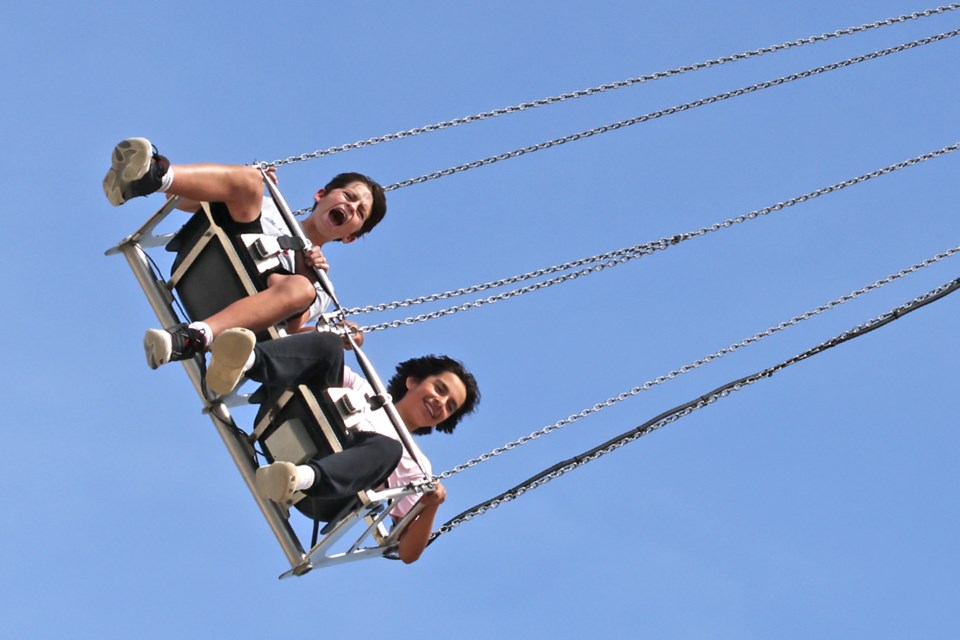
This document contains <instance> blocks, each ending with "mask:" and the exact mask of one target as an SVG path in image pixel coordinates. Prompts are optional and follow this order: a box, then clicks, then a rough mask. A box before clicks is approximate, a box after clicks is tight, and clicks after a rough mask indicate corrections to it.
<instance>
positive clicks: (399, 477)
mask: <svg viewBox="0 0 960 640" xmlns="http://www.w3.org/2000/svg"><path fill="white" fill-rule="evenodd" d="M343 386H344V387H346V388H348V389H352V390H354V391H358V392H360V393H363V394H368V395H373V394H374V390H373V387H371V386H370V384H369V383H368V382H367V381H366V380H364V379H363V378H362V377H360V376H359V375H357V374H356V373H354V372H353V371H352V370H351V369H350V367H344V368H343ZM380 411H382V409H380ZM357 429H359V430H360V431H373V432H374V433H379V434H381V435H384V436H387V437H388V438H392V439H394V440H396V441H398V442H399V441H400V437H399V436H398V435H397V431H396V429H394V428H393V425H392V424H391V423H390V421H389V420H367V419H364V420H361V421H360V423H359V424H358V425H357ZM401 444H402V443H401ZM413 447H414V449H416V453H417V455H418V456H419V457H420V459H421V460H422V461H423V464H424V467H426V468H425V469H424V470H423V471H426V473H427V474H431V473H433V470H432V468H431V466H430V461H429V460H428V459H427V457H426V456H425V455H423V452H421V451H420V447H418V446H417V445H416V443H413ZM423 471H421V470H420V466H419V465H417V462H416V460H415V459H414V457H413V456H411V455H410V452H409V451H407V448H406V447H404V448H403V456H401V457H400V462H399V463H398V464H397V468H396V469H394V470H393V473H391V474H390V477H389V478H387V486H388V487H391V488H393V487H402V486H404V485H406V484H410V483H411V482H413V481H415V480H423V479H424V478H425V476H424V473H423ZM419 500H420V496H419V495H417V494H413V495H409V496H403V497H402V498H400V500H398V501H397V502H396V503H395V506H394V508H393V510H392V511H391V512H390V515H392V516H394V517H396V518H402V517H403V516H404V515H406V513H407V512H408V511H410V509H412V508H413V505H415V504H417V501H419Z"/></svg>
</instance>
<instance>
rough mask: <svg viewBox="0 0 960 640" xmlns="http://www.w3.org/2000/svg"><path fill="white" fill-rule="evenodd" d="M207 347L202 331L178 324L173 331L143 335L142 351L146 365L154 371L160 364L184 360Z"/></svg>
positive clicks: (152, 330) (156, 331) (152, 331)
mask: <svg viewBox="0 0 960 640" xmlns="http://www.w3.org/2000/svg"><path fill="white" fill-rule="evenodd" d="M206 347H207V339H206V337H205V336H204V335H203V332H202V331H199V330H197V329H192V328H190V327H188V326H187V325H185V324H180V325H177V326H176V327H174V328H173V329H170V330H166V329H150V330H148V331H147V332H146V333H145V334H144V335H143V351H144V353H145V354H146V356H147V364H148V365H150V368H151V369H156V368H157V367H159V366H160V365H162V364H167V363H168V362H176V361H178V360H186V359H187V358H192V357H193V356H195V355H197V354H198V353H203V350H204V349H206Z"/></svg>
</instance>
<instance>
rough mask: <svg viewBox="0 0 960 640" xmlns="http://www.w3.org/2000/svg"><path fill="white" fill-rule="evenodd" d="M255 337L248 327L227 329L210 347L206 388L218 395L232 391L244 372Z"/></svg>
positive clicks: (255, 340) (254, 343)
mask: <svg viewBox="0 0 960 640" xmlns="http://www.w3.org/2000/svg"><path fill="white" fill-rule="evenodd" d="M256 344H257V337H256V336H255V335H254V334H253V332H252V331H250V330H249V329H227V330H226V331H224V332H223V333H221V334H220V335H219V336H217V339H216V340H214V341H213V345H211V347H210V366H208V367H207V388H208V389H210V391H213V392H214V393H215V394H217V395H218V396H225V395H227V394H228V393H230V392H231V391H233V390H234V389H235V388H236V386H237V384H238V383H239V382H240V378H242V377H243V374H244V366H245V365H246V364H247V360H249V359H250V354H251V353H253V348H254V347H255V346H256Z"/></svg>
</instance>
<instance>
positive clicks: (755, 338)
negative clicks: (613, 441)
mask: <svg viewBox="0 0 960 640" xmlns="http://www.w3.org/2000/svg"><path fill="white" fill-rule="evenodd" d="M957 253H960V246H957V247H954V248H952V249H949V250H947V251H944V252H942V253H938V254H937V255H935V256H933V257H930V258H927V259H926V260H923V261H921V262H918V263H916V264H914V265H912V266H910V267H907V268H905V269H901V270H900V271H898V272H896V273H894V274H892V275H889V276H887V277H886V278H882V279H880V280H877V281H876V282H873V283H871V284H868V285H866V286H864V287H862V288H860V289H857V290H856V291H853V292H851V293H848V294H846V295H843V296H840V297H839V298H836V299H835V300H831V301H830V302H827V303H825V304H822V305H820V306H818V307H815V308H813V309H811V310H810V311H807V312H805V313H802V314H800V315H797V316H794V317H793V318H790V319H789V320H785V321H783V322H781V323H780V324H777V325H775V326H773V327H770V328H769V329H765V330H764V331H761V332H759V333H756V334H754V335H752V336H750V337H749V338H746V339H744V340H741V341H740V342H737V343H734V344H732V345H730V346H728V347H725V348H723V349H720V350H719V351H716V352H714V353H711V354H710V355H707V356H704V357H702V358H700V359H698V360H694V361H693V362H691V363H689V364H685V365H683V366H682V367H679V368H677V369H674V370H673V371H670V372H669V373H666V374H664V375H661V376H658V377H656V378H654V379H653V380H649V381H647V382H644V383H643V384H641V385H638V386H636V387H633V388H632V389H630V390H628V391H624V392H623V393H620V394H618V395H616V396H613V397H611V398H607V399H606V400H604V401H603V402H599V403H597V404H595V405H593V406H592V407H588V408H587V409H584V410H583V411H581V412H580V413H575V414H573V415H571V416H568V417H566V418H564V419H563V420H559V421H557V422H555V423H553V424H551V425H549V426H546V427H544V428H543V429H540V430H538V431H534V432H533V433H530V434H529V435H526V436H523V437H522V438H519V439H518V440H514V441H512V442H508V443H507V444H505V445H503V446H501V447H497V448H496V449H493V450H492V451H490V452H488V453H484V454H482V455H480V456H477V457H476V458H473V459H471V460H468V461H467V462H464V463H463V464H459V465H457V466H456V467H453V468H452V469H450V470H449V471H444V472H443V473H441V474H440V475H438V476H437V479H439V480H445V479H446V478H449V477H450V476H452V475H455V474H457V473H460V472H461V471H464V470H466V469H470V468H472V467H475V466H477V465H478V464H480V463H481V462H486V461H487V460H490V459H492V458H495V457H497V456H499V455H501V454H503V453H506V452H507V451H511V450H513V449H516V448H517V447H519V446H521V445H524V444H526V443H528V442H531V441H532V440H536V439H537V438H540V437H541V436H545V435H547V434H548V433H551V432H553V431H557V430H558V429H561V428H563V427H565V426H567V425H569V424H572V423H574V422H576V421H578V420H581V419H582V418H586V417H587V416H589V415H592V414H594V413H597V412H598V411H602V410H603V409H606V408H607V407H612V406H613V405H615V404H617V403H619V402H622V401H624V400H626V399H628V398H632V397H634V396H637V395H639V394H640V393H642V392H643V391H647V390H649V389H652V388H653V387H655V386H657V385H660V384H663V383H664V382H666V381H667V380H672V379H674V378H676V377H677V376H680V375H683V374H685V373H688V372H690V371H693V370H694V369H697V368H699V367H701V366H703V365H705V364H707V363H709V362H712V361H714V360H717V359H718V358H722V357H723V356H725V355H727V354H730V353H733V352H734V351H737V350H738V349H741V348H743V347H746V346H748V345H750V344H752V343H754V342H759V341H760V340H763V339H764V338H767V337H769V336H772V335H773V334H775V333H778V332H780V331H783V330H784V329H787V328H789V327H792V326H795V325H797V324H800V323H801V322H803V321H804V320H808V319H810V318H812V317H814V316H816V315H819V314H821V313H823V312H825V311H829V310H831V309H833V308H835V307H838V306H840V305H842V304H844V303H846V302H849V301H851V300H854V299H856V298H858V297H860V296H862V295H863V294H865V293H869V292H870V291H873V290H875V289H879V288H880V287H883V286H885V285H887V284H890V283H891V282H894V281H895V280H899V279H900V278H903V277H904V276H907V275H910V274H911V273H915V272H917V271H919V270H920V269H923V268H925V267H929V266H930V265H932V264H935V263H937V262H940V261H941V260H943V259H945V258H949V257H950V256H953V255H955V254H957Z"/></svg>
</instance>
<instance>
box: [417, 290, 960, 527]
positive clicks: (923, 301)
mask: <svg viewBox="0 0 960 640" xmlns="http://www.w3.org/2000/svg"><path fill="white" fill-rule="evenodd" d="M958 289H960V278H957V279H955V280H953V281H951V282H949V283H947V284H944V285H941V286H940V287H937V288H936V289H933V290H932V291H929V292H927V293H925V294H923V295H921V296H918V297H916V298H914V299H913V300H912V301H911V302H908V303H906V304H903V305H901V306H899V307H897V308H896V309H893V310H891V311H888V312H886V313H884V314H881V315H880V316H877V317H876V318H873V319H872V320H869V321H867V322H865V323H863V324H861V325H858V326H856V327H854V328H853V329H850V330H849V331H846V332H845V333H842V334H840V335H839V336H836V337H834V338H831V339H830V340H827V341H826V342H822V343H820V344H819V345H817V346H816V347H813V348H812V349H808V350H807V351H805V352H803V353H801V354H799V355H796V356H794V357H792V358H789V359H788V360H784V361H783V362H780V363H778V364H776V365H773V366H772V367H769V368H767V369H764V370H763V371H760V372H757V373H754V374H752V375H749V376H745V377H743V378H740V379H739V380H736V381H734V382H730V383H727V384H725V385H723V386H722V387H718V388H717V389H714V390H713V391H711V392H709V393H707V394H705V395H703V396H700V397H699V398H698V399H696V400H694V401H692V402H688V403H686V404H684V405H680V406H679V407H676V408H674V409H671V410H670V411H667V412H665V413H662V414H660V415H659V416H657V417H656V418H654V419H652V420H650V421H648V422H646V423H644V424H642V425H640V426H639V427H637V428H635V429H633V430H631V431H628V432H626V433H624V434H621V435H620V436H618V437H616V438H614V439H612V440H609V441H607V442H605V443H603V444H602V445H600V446H599V447H596V448H594V449H592V450H590V451H588V452H586V453H584V454H582V455H580V456H576V457H575V458H571V459H570V460H567V461H565V462H562V463H560V464H557V465H554V466H553V467H551V468H550V469H547V470H546V471H543V472H541V473H540V474H538V475H536V476H534V477H533V478H531V479H530V480H528V481H526V482H524V483H522V484H520V485H518V486H516V487H514V488H513V489H510V490H509V491H506V492H504V493H502V494H500V495H499V496H497V497H495V498H493V499H491V500H488V501H486V502H484V503H481V504H479V505H477V506H475V507H472V508H471V509H468V510H467V511H464V512H463V513H461V514H460V515H458V516H456V517H455V518H453V519H451V520H450V521H448V522H447V523H445V524H444V525H443V526H442V527H440V528H439V529H438V530H437V531H435V532H434V533H433V534H432V535H431V542H432V541H433V540H435V539H436V538H437V537H439V536H441V535H443V534H445V533H449V532H450V531H452V530H453V529H455V528H456V527H458V526H460V525H461V524H463V523H464V522H468V521H470V520H472V519H473V518H475V517H477V516H479V515H482V514H484V513H486V512H487V511H489V510H491V509H495V508H497V507H499V506H500V505H502V504H506V503H507V502H512V501H513V500H515V499H517V498H519V497H520V496H522V495H523V494H524V493H526V492H527V491H531V490H533V489H536V488H537V487H539V486H542V485H544V484H546V483H547V482H550V481H551V480H555V479H556V478H559V477H560V476H562V475H565V474H566V473H568V472H570V471H572V470H573V469H576V468H577V467H579V466H582V465H584V464H587V463H588V462H592V461H593V460H596V459H597V458H600V457H602V456H604V455H606V454H608V453H611V452H612V451H615V450H617V449H619V448H620V447H622V446H624V445H626V444H629V443H631V442H633V441H635V440H637V439H639V438H642V437H643V436H645V435H648V434H650V433H653V432H654V431H657V430H658V429H661V428H663V427H665V426H666V425H668V424H671V423H673V422H676V421H677V420H679V419H680V418H683V417H685V416H687V415H689V414H691V413H693V412H694V411H697V410H698V409H702V408H703V407H706V406H708V405H711V404H713V403H714V402H716V401H717V400H719V399H721V398H725V397H727V396H729V395H730V394H731V393H733V392H734V391H740V390H741V389H743V388H745V387H748V386H750V385H752V384H753V383H755V382H757V381H759V380H762V379H764V378H769V377H771V376H773V375H774V374H775V373H777V372H779V371H781V370H783V369H785V368H787V367H789V366H790V365H793V364H796V363H797V362H800V361H802V360H806V359H807V358H810V357H813V356H814V355H817V354H819V353H822V352H823V351H826V350H827V349H830V348H832V347H835V346H837V345H839V344H841V343H843V342H846V341H848V340H852V339H854V338H857V337H859V336H862V335H864V334H866V333H869V332H871V331H873V330H875V329H878V328H880V327H882V326H884V325H886V324H888V323H890V322H893V321H894V320H897V319H899V318H902V317H903V316H905V315H907V314H908V313H910V312H912V311H915V310H917V309H919V308H920V307H923V306H925V305H927V304H930V303H932V302H935V301H936V300H939V299H940V298H943V297H944V296H947V295H949V294H951V293H953V292H954V291H957V290H958Z"/></svg>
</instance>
